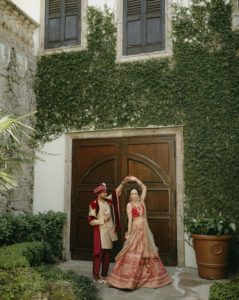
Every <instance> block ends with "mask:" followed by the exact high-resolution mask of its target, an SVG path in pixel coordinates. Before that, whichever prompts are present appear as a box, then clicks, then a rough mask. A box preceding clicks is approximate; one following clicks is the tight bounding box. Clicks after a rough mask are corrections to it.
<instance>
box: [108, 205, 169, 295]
mask: <svg viewBox="0 0 239 300" xmlns="http://www.w3.org/2000/svg"><path fill="white" fill-rule="evenodd" d="M131 205H132V227H131V234H130V237H129V238H128V239H127V240H126V241H125V243H124V246H123V248H122V250H121V251H120V252H119V253H118V255H117V256H116V258H115V265H114V268H113V270H112V272H111V274H110V275H109V276H108V278H107V282H108V283H109V284H110V285H111V286H114V287H116V288H120V289H130V290H133V289H135V288H140V287H144V288H159V287H162V286H165V285H168V284H170V283H171V279H170V277H169V276H168V273H167V271H166V270H165V267H164V265H163V263H162V261H161V259H160V257H159V255H158V248H157V247H156V245H155V242H154V238H153V234H152V232H151V230H150V228H149V226H148V222H147V216H146V207H145V206H144V205H143V204H141V207H137V206H134V205H133V203H132V202H131Z"/></svg>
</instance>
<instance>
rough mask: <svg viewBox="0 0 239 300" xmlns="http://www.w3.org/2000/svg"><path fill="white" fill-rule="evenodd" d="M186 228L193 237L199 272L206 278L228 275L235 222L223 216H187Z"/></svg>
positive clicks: (220, 277)
mask: <svg viewBox="0 0 239 300" xmlns="http://www.w3.org/2000/svg"><path fill="white" fill-rule="evenodd" d="M184 224H185V230H186V232H187V233H188V234H189V235H190V237H191V238H192V239H193V248H194V250H195V254H196V260H197V265H198V274H199V276H200V277H201V278H206V279H223V278H226V277H227V267H228V254H229V244H230V240H231V238H232V235H233V233H234V232H235V231H236V225H235V223H234V222H233V221H232V220H231V219H230V218H229V217H225V216H222V214H221V213H220V214H219V215H217V216H210V215H208V216H205V215H204V214H203V215H202V214H198V215H197V216H196V217H186V218H185V220H184Z"/></svg>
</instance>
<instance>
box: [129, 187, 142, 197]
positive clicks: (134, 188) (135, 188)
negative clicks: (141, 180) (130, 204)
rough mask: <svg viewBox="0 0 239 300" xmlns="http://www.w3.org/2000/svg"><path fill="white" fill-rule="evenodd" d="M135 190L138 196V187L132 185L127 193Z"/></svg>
mask: <svg viewBox="0 0 239 300" xmlns="http://www.w3.org/2000/svg"><path fill="white" fill-rule="evenodd" d="M133 190H136V191H137V192H138V195H139V196H140V190H139V188H138V187H136V186H134V187H132V188H131V189H130V190H129V193H131V191H133Z"/></svg>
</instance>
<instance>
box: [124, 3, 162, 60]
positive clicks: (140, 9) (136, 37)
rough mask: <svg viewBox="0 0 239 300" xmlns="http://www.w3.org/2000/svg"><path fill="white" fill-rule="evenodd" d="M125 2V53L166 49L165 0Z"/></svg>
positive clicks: (131, 53)
mask: <svg viewBox="0 0 239 300" xmlns="http://www.w3.org/2000/svg"><path fill="white" fill-rule="evenodd" d="M123 3H124V5H123V20H124V26H123V55H133V54H139V53H146V52H153V51H161V50H164V49H165V8H164V0H124V2H123Z"/></svg>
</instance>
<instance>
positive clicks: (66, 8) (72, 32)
mask: <svg viewBox="0 0 239 300" xmlns="http://www.w3.org/2000/svg"><path fill="white" fill-rule="evenodd" d="M80 20H81V1H80V0H46V21H45V24H46V29H45V48H46V49H49V48H57V47H61V46H69V45H79V44H80Z"/></svg>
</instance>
